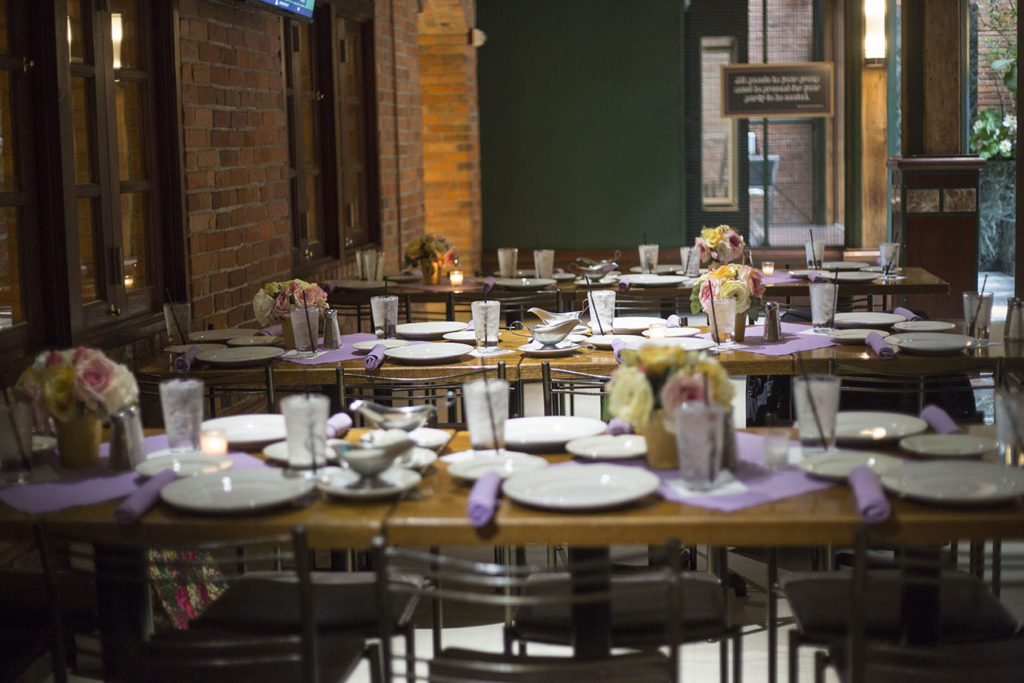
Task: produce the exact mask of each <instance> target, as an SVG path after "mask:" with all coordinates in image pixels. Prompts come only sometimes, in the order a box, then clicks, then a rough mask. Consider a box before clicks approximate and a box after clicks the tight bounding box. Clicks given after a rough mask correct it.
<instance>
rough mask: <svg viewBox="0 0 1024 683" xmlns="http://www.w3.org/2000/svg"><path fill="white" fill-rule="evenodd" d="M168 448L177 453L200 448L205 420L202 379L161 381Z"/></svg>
mask: <svg viewBox="0 0 1024 683" xmlns="http://www.w3.org/2000/svg"><path fill="white" fill-rule="evenodd" d="M160 408H161V410H162V411H163V414H164V430H165V431H166V432H167V447H168V448H169V449H170V450H171V451H174V452H184V451H198V450H199V429H200V426H201V425H202V423H203V380H201V379H196V378H195V377H189V378H183V379H168V380H164V381H163V382H160Z"/></svg>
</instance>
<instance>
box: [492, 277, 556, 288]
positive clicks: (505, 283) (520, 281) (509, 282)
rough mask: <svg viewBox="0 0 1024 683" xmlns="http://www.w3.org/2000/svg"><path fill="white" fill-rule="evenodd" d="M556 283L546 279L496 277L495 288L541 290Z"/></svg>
mask: <svg viewBox="0 0 1024 683" xmlns="http://www.w3.org/2000/svg"><path fill="white" fill-rule="evenodd" d="M553 284H555V281H554V280H552V279H551V278H546V277H496V278H494V286H495V287H501V288H502V289H541V288H542V287H550V286H551V285H553Z"/></svg>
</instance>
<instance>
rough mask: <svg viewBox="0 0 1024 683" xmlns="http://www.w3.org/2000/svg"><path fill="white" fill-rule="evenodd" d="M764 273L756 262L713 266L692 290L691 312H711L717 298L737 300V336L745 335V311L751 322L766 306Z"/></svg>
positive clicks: (735, 336) (735, 334) (739, 337)
mask: <svg viewBox="0 0 1024 683" xmlns="http://www.w3.org/2000/svg"><path fill="white" fill-rule="evenodd" d="M763 279H764V275H763V274H762V273H761V271H760V270H758V269H757V268H754V267H752V266H744V265H739V264H736V263H727V264H725V265H724V266H719V267H718V268H715V269H714V270H709V271H708V272H706V273H704V274H703V275H701V276H700V278H698V279H697V282H696V284H694V286H693V291H691V292H690V312H691V313H700V312H701V311H704V312H705V313H709V314H710V312H711V302H712V301H713V300H714V299H735V300H736V330H735V333H734V334H733V337H734V338H735V339H737V340H742V339H743V332H742V330H743V326H744V321H743V318H744V314H746V316H745V317H746V318H747V319H748V320H750V322H754V321H755V320H757V316H758V314H759V313H760V312H761V308H762V307H763V304H764V302H763V300H762V297H763V296H764V283H763V282H762V280H763Z"/></svg>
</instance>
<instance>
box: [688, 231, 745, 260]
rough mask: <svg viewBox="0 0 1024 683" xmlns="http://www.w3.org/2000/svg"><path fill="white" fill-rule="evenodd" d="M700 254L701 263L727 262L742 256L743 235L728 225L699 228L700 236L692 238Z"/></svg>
mask: <svg viewBox="0 0 1024 683" xmlns="http://www.w3.org/2000/svg"><path fill="white" fill-rule="evenodd" d="M694 246H695V247H697V251H698V253H699V254H700V262H701V264H705V263H709V262H711V261H716V262H718V263H729V262H730V261H735V260H736V259H738V258H741V257H742V256H743V247H744V243H743V237H742V236H741V235H740V234H739V233H738V232H736V231H735V230H733V229H732V228H730V227H729V226H728V225H719V226H717V227H714V228H707V227H705V228H701V230H700V237H698V238H697V239H696V240H694Z"/></svg>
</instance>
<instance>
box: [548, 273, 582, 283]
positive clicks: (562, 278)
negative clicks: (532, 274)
mask: <svg viewBox="0 0 1024 683" xmlns="http://www.w3.org/2000/svg"><path fill="white" fill-rule="evenodd" d="M551 277H552V278H553V279H555V280H557V281H558V282H566V281H567V280H575V279H576V273H552V274H551Z"/></svg>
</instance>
